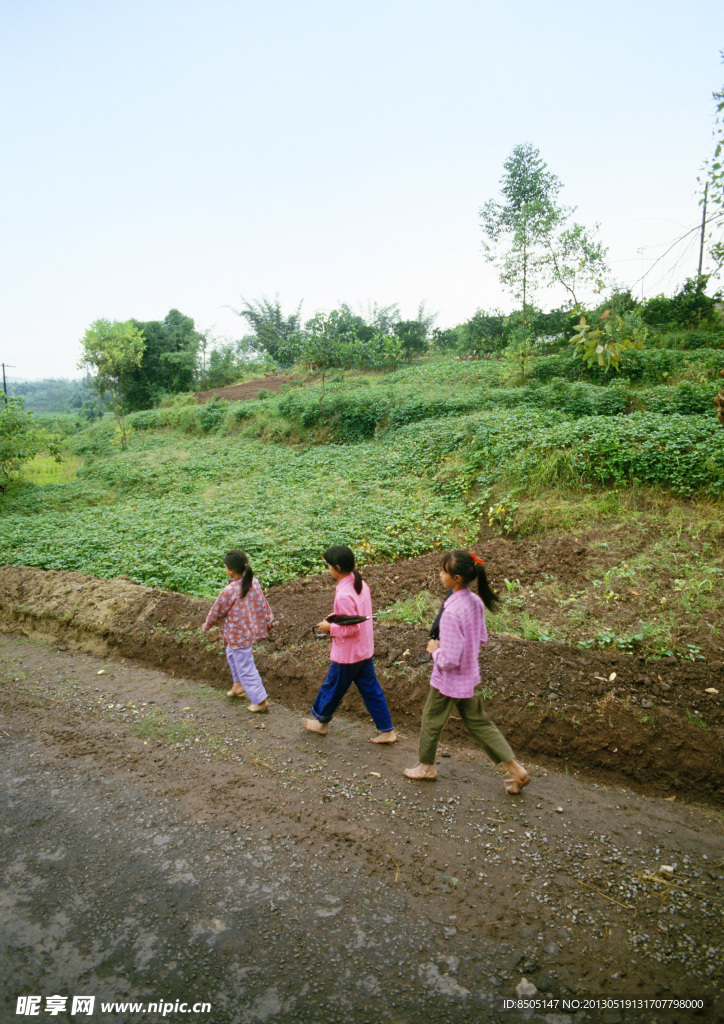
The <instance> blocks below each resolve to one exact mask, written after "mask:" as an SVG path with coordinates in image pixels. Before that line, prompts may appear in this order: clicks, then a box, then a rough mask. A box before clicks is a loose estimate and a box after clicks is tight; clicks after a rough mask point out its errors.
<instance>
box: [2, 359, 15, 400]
mask: <svg viewBox="0 0 724 1024" xmlns="http://www.w3.org/2000/svg"><path fill="white" fill-rule="evenodd" d="M6 366H7V368H8V370H13V369H14V367H13V366H12V365H11V364H10V363H3V394H4V395H5V405H7V404H8V382H7V380H6V377H5V367H6Z"/></svg>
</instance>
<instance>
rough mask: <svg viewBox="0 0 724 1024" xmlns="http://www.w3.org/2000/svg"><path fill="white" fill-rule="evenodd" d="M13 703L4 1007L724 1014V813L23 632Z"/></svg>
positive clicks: (375, 1016) (229, 1012) (243, 1018)
mask: <svg viewBox="0 0 724 1024" xmlns="http://www.w3.org/2000/svg"><path fill="white" fill-rule="evenodd" d="M356 699H357V698H356V696H354V695H352V694H350V696H349V697H348V700H349V701H350V702H354V701H355V700H356ZM0 711H1V712H2V720H1V722H0V745H1V746H0V749H1V751H2V758H1V760H0V774H1V775H2V797H0V800H1V802H2V817H1V819H0V827H1V828H2V834H3V842H2V844H0V866H1V869H2V875H3V895H2V899H1V900H0V958H1V960H2V977H3V979H4V982H3V986H2V1001H1V1002H0V1007H1V1008H2V1018H1V1019H2V1020H3V1021H21V1020H30V1019H33V1018H36V1019H38V1020H66V1021H80V1020H89V1021H92V1022H93V1021H98V1022H103V1024H105V1022H116V1021H124V1022H125V1021H128V1022H135V1024H140V1022H141V1021H143V1022H144V1024H145V1022H147V1021H161V1020H174V1021H183V1020H198V1021H202V1022H204V1024H237V1022H238V1024H247V1022H249V1024H252V1022H274V1024H277V1022H279V1024H287V1022H289V1024H291V1022H303V1024H337V1022H339V1024H342V1022H352V1024H362V1022H365V1021H367V1022H369V1024H382V1022H384V1024H429V1022H435V1024H437V1022H448V1021H449V1022H453V1021H455V1022H456V1024H464V1022H480V1021H492V1022H494V1024H497V1022H505V1021H518V1020H526V1021H531V1022H532V1024H569V1022H572V1021H575V1022H577V1024H578V1022H581V1024H583V1022H587V1021H591V1022H593V1021H606V1022H612V1024H613V1022H621V1024H628V1022H633V1021H646V1022H654V1024H656V1022H659V1021H660V1022H667V1024H673V1022H683V1021H690V1020H701V1021H703V1020H706V1021H720V1020H724V1012H723V1011H724V1002H723V1000H722V997H721V967H722V961H723V960H724V957H723V956H722V953H723V948H722V947H723V944H722V939H721V936H722V923H723V921H722V912H723V911H724V901H723V900H722V881H723V880H724V865H723V864H722V859H721V858H722V832H723V831H724V829H723V827H722V825H723V822H722V816H721V812H718V811H716V810H712V809H709V808H707V807H706V806H701V805H695V804H688V805H687V804H683V803H682V802H681V801H680V800H678V799H677V800H674V801H667V800H665V799H662V798H652V797H645V796H641V795H638V794H636V793H634V792H632V791H630V790H628V789H625V788H622V787H620V786H616V787H613V786H604V785H602V784H601V783H596V782H594V781H592V780H587V779H585V778H582V777H579V776H578V775H577V774H575V773H574V774H570V775H569V774H565V773H559V772H554V771H552V770H551V769H550V768H547V767H545V766H543V765H539V764H534V763H530V761H529V760H527V761H526V767H528V769H529V771H530V772H531V775H532V777H533V778H532V784H531V785H530V786H529V787H527V788H526V789H525V790H524V791H523V792H522V793H521V794H520V796H519V797H517V798H508V797H506V796H505V794H504V792H503V786H502V778H503V775H502V774H501V772H500V771H498V770H497V769H495V768H494V767H493V766H492V765H491V764H490V763H489V762H487V760H486V759H485V757H484V755H482V753H479V752H476V751H471V750H470V749H469V748H468V747H464V746H460V747H457V746H453V745H450V746H448V747H447V748H442V749H441V752H440V754H441V756H440V759H439V764H438V773H439V781H438V782H436V783H421V784H420V783H418V784H415V783H412V782H410V781H408V780H406V779H405V778H404V777H403V776H402V769H403V768H404V767H406V766H407V765H409V764H412V763H414V760H415V751H416V737H415V735H414V733H413V732H412V731H411V730H410V731H409V732H408V733H406V734H405V732H404V730H403V735H402V737H401V740H400V742H399V743H398V744H396V745H395V746H393V747H385V748H380V747H378V746H375V745H372V744H370V743H369V742H368V737H369V735H371V733H372V727H371V726H370V727H369V728H367V727H365V726H364V725H363V724H362V723H360V722H359V721H358V720H356V719H352V718H350V719H345V718H344V716H340V717H339V718H338V719H335V722H334V725H333V727H332V728H331V730H330V733H329V735H328V736H326V737H319V736H316V735H312V734H308V733H305V732H304V731H303V730H302V729H301V727H300V724H299V715H298V714H297V713H296V712H294V713H292V712H290V711H288V710H287V709H286V708H285V707H284V706H283V705H282V704H280V703H277V702H275V703H274V704H273V705H272V709H271V713H270V714H269V715H268V716H264V717H262V716H255V715H249V714H248V713H247V712H246V710H245V702H241V701H236V702H232V701H231V700H229V699H228V698H226V697H225V696H224V693H223V691H219V690H216V689H212V688H211V687H209V686H206V685H203V684H199V683H198V682H192V681H189V680H185V679H183V678H179V677H177V676H173V675H170V674H165V673H163V672H160V671H156V670H153V669H150V668H144V667H141V666H139V665H137V664H134V663H133V662H130V661H127V660H124V659H122V658H115V659H114V658H111V657H101V656H93V655H90V654H84V653H81V652H78V651H70V650H67V649H66V650H63V649H59V647H58V646H57V645H52V644H44V643H41V642H39V641H36V640H28V639H27V638H23V637H20V636H14V635H11V634H2V635H0ZM259 719H261V720H259ZM76 1000H79V1002H76ZM89 1000H92V1002H89ZM206 1004H209V1006H210V1008H207V1005H206ZM36 1011H37V1012H36Z"/></svg>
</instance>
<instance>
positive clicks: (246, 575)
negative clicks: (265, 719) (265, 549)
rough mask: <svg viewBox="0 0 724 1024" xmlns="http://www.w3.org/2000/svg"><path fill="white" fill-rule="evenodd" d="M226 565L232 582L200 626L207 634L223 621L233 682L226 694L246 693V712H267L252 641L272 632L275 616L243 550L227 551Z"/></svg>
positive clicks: (236, 695)
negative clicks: (247, 701)
mask: <svg viewBox="0 0 724 1024" xmlns="http://www.w3.org/2000/svg"><path fill="white" fill-rule="evenodd" d="M224 566H225V568H226V575H227V576H228V577H229V583H228V584H227V585H226V586H225V587H224V589H223V590H222V591H221V593H220V594H219V596H218V597H217V598H216V600H215V601H214V603H213V605H212V606H211V611H210V612H209V614H208V615H207V617H206V622H205V623H204V624H203V626H202V627H201V629H202V630H203V632H204V633H208V631H209V630H210V629H211V628H212V626H215V625H216V624H217V623H219V622H223V625H222V627H221V635H222V636H223V638H224V640H225V641H226V660H227V661H228V662H229V668H230V669H231V678H232V680H233V684H234V685H233V686H232V687H231V689H230V690H229V691H228V693H227V696H228V697H243V696H244V694H245V693H246V696H247V697H248V698H249V700H250V701H251V703H250V704H249V707H248V708H247V711H261V712H266V711H268V710H269V704H268V702H267V692H266V690H265V689H264V684H263V683H262V681H261V676H260V675H259V671H258V669H257V667H256V665H255V664H254V655H253V653H252V644H253V643H254V641H255V640H259V639H261V638H262V637H265V636H268V635H269V627H270V626H271V624H272V623H273V622H274V615H273V613H272V610H271V608H270V607H269V603H268V602H267V599H266V598H265V597H264V594H263V593H262V589H261V586H260V584H259V580H257V579H256V577H255V576H254V574H253V573H252V571H251V566H250V565H249V559H248V558H247V557H246V555H245V554H244V552H243V551H227V552H226V554H225V555H224Z"/></svg>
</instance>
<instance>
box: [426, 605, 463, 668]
mask: <svg viewBox="0 0 724 1024" xmlns="http://www.w3.org/2000/svg"><path fill="white" fill-rule="evenodd" d="M464 649H465V636H464V634H463V631H462V629H461V625H460V622H459V621H458V619H457V617H456V616H455V615H454V614H452V609H449V610H448V611H447V612H446V613H445V615H443V617H442V619H441V620H440V646H439V647H438V648H437V650H435V651H433V652H432V660H433V661H434V662H435V665H436V666H437V668H439V669H440V671H441V672H447V671H449V670H450V669H453V668H457V667H458V665H459V664H460V661H461V658H462V655H463V650H464Z"/></svg>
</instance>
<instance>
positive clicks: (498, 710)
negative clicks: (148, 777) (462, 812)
mask: <svg viewBox="0 0 724 1024" xmlns="http://www.w3.org/2000/svg"><path fill="white" fill-rule="evenodd" d="M501 547H503V548H504V545H503V546H501ZM503 555H504V551H503ZM503 555H501V554H500V552H499V554H498V557H499V559H501V558H502V557H503ZM516 557H517V558H518V568H519V572H518V575H519V576H520V575H521V566H520V557H519V555H517V556H516ZM578 557H579V556H578V554H577V552H576V548H575V545H574V544H571V545H570V546H569V549H567V548H566V547H565V546H563V547H561V546H560V544H559V546H558V549H557V550H551V551H547V552H541V553H540V558H539V561H541V560H542V563H541V564H543V563H546V561H547V560H548V559H550V561H551V563H553V561H554V560H555V564H556V567H557V570H558V572H559V573H560V572H561V569H562V567H565V566H566V565H568V564H569V563H570V571H571V572H574V571H575V567H576V561H577V559H578ZM438 560H439V559H438V556H437V555H430V556H425V557H422V558H417V559H412V560H410V561H408V562H398V563H394V564H392V565H385V566H373V567H369V568H368V569H367V570H366V577H367V578H368V579H369V581H370V584H371V586H372V591H373V595H374V597H375V601H376V605H377V606H378V607H379V606H383V605H386V604H388V603H389V602H391V601H393V600H395V599H396V598H397V597H398V596H399V595H400V594H401V593H403V592H405V593H413V592H415V591H416V590H420V589H425V588H426V589H429V590H431V591H433V592H435V591H436V589H439V584H438V583H437V568H438ZM503 568H504V567H503ZM534 568H535V569H537V570H538V571H540V567H539V566H535V567H533V568H531V570H530V571H531V572H532V571H534ZM522 571H523V572H525V565H523V566H522ZM499 572H500V574H502V571H501V570H500V567H499ZM268 597H269V600H270V603H271V605H272V608H273V609H274V611H275V614H276V615H277V618H278V620H279V621H278V625H277V626H276V627H275V630H274V632H273V633H272V636H271V637H270V638H269V640H268V641H265V642H263V643H260V644H258V645H257V647H256V661H257V665H258V666H259V669H260V671H261V672H262V675H263V677H264V680H265V683H266V686H267V689H268V691H269V693H270V695H271V696H272V698H274V699H276V700H278V701H281V702H283V703H284V704H285V705H286V706H287V707H289V708H291V709H293V710H302V709H306V708H308V707H309V705H310V703H311V701H312V700H313V698H314V695H315V693H316V691H317V688H318V686H319V683H320V682H321V680H322V678H323V676H324V672H325V671H326V664H327V657H328V651H327V644H326V643H325V642H320V641H316V640H314V639H313V638H312V636H311V626H312V625H313V624H314V623H315V622H317V621H319V619H321V618H322V617H323V616H324V615H325V614H327V613H328V612H329V610H330V605H331V598H332V588H331V586H330V582H329V579H328V578H327V577H326V576H318V577H310V578H308V579H302V580H295V581H293V582H291V583H288V584H285V585H283V586H280V587H274V588H271V589H270V590H269V592H268ZM208 607H209V604H208V602H206V601H201V600H198V599H196V598H192V597H188V596H186V595H183V594H172V593H168V592H164V591H157V590H153V589H150V588H148V587H142V586H139V585H137V584H135V583H131V582H129V581H127V580H124V579H117V580H111V581H108V580H99V579H96V578H94V577H90V576H85V575H83V574H80V573H73V572H51V571H45V572H44V571H42V570H37V569H29V568H20V567H13V566H5V567H3V568H0V628H3V629H5V630H7V631H12V632H19V633H23V634H24V635H26V636H33V637H36V638H40V639H46V640H51V641H54V642H61V643H62V644H63V645H65V646H68V647H72V648H75V649H78V650H84V651H89V652H92V653H95V654H104V653H109V652H114V653H117V654H120V655H122V656H124V657H127V658H130V659H133V660H134V661H136V662H139V663H142V664H145V665H148V666H152V667H162V668H163V669H164V671H165V672H167V673H170V674H177V675H183V676H184V677H185V678H187V679H189V678H190V679H196V680H201V681H204V682H208V683H210V684H211V685H213V686H215V687H217V688H221V687H223V688H226V687H227V686H228V678H227V677H228V670H227V667H226V661H225V658H224V655H223V649H222V646H221V644H220V642H218V641H210V640H208V639H207V638H204V637H203V635H202V634H200V633H199V631H198V627H199V625H200V624H201V623H202V622H203V620H204V617H205V615H206V612H207V610H208ZM425 640H426V633H425V630H424V629H422V628H413V627H409V626H400V625H392V624H379V625H378V626H377V627H376V660H377V668H378V674H379V676H380V680H381V682H382V685H383V687H384V689H385V692H386V694H387V697H388V701H389V704H390V708H391V710H392V714H393V718H394V720H395V723H396V725H397V726H398V728H402V729H407V730H416V728H417V725H418V723H419V720H420V713H421V709H422V705H423V703H424V700H425V697H426V694H427V687H428V678H429V666H427V665H420V664H418V662H417V655H418V653H420V652H423V651H424V648H425ZM481 671H482V676H483V685H484V687H485V691H484V692H485V693H486V694H487V695H489V702H488V706H489V708H490V714H491V717H492V718H493V719H494V720H495V721H496V722H497V723H498V725H499V726H500V728H501V729H502V731H503V732H504V733H505V734H506V736H507V737H508V739H509V740H510V742H511V744H512V745H513V747H514V749H515V750H516V752H517V753H518V754H519V755H520V757H521V758H522V759H523V760H524V759H525V757H526V756H528V757H530V756H534V757H536V758H553V759H555V760H556V762H557V763H558V764H559V765H560V766H561V767H567V768H570V769H575V770H579V771H582V772H586V773H588V774H589V775H593V776H594V777H597V778H601V779H604V780H609V781H615V780H616V779H620V780H625V781H626V783H627V784H629V785H634V786H635V787H636V788H637V789H639V790H640V791H643V792H647V793H650V794H654V795H670V796H674V795H677V794H678V795H680V796H683V797H684V798H685V799H691V800H695V801H697V802H706V803H710V804H715V805H717V806H722V805H723V804H724V792H723V789H722V783H723V782H724V764H723V761H722V749H723V748H724V714H723V713H722V703H721V694H722V692H724V686H723V683H724V671H723V670H722V663H721V662H720V661H717V660H709V661H696V662H691V661H687V660H681V659H676V658H666V659H662V660H656V661H649V662H647V661H646V660H645V659H644V658H641V657H636V656H634V655H629V654H624V653H612V652H607V651H587V650H582V649H580V648H572V647H569V646H566V645H562V644H555V643H541V642H527V641H523V640H518V639H515V638H513V637H510V636H506V635H496V634H495V633H492V634H491V640H490V643H489V644H488V647H487V648H486V650H485V651H484V652H483V654H482V655H481ZM614 673H615V678H614ZM708 688H712V689H715V690H718V691H719V693H717V694H709V693H707V692H706V690H707V689H708ZM345 712H346V713H347V714H348V715H355V714H357V715H358V716H359V717H360V718H362V717H366V713H365V712H364V708H363V707H362V704H361V701H359V700H358V699H357V698H356V696H353V695H350V696H349V697H348V698H347V699H346V703H345ZM694 712H696V713H697V714H694ZM697 721H700V722H701V721H703V722H705V723H706V725H705V726H702V725H698V724H696V722H697ZM444 739H446V740H448V742H450V741H452V742H454V743H459V744H462V745H463V746H465V745H466V744H467V745H469V743H470V741H469V739H468V737H467V735H466V734H465V732H464V730H463V728H462V725H461V723H459V722H456V721H451V722H450V725H449V726H448V730H447V732H446V733H445V736H444Z"/></svg>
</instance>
